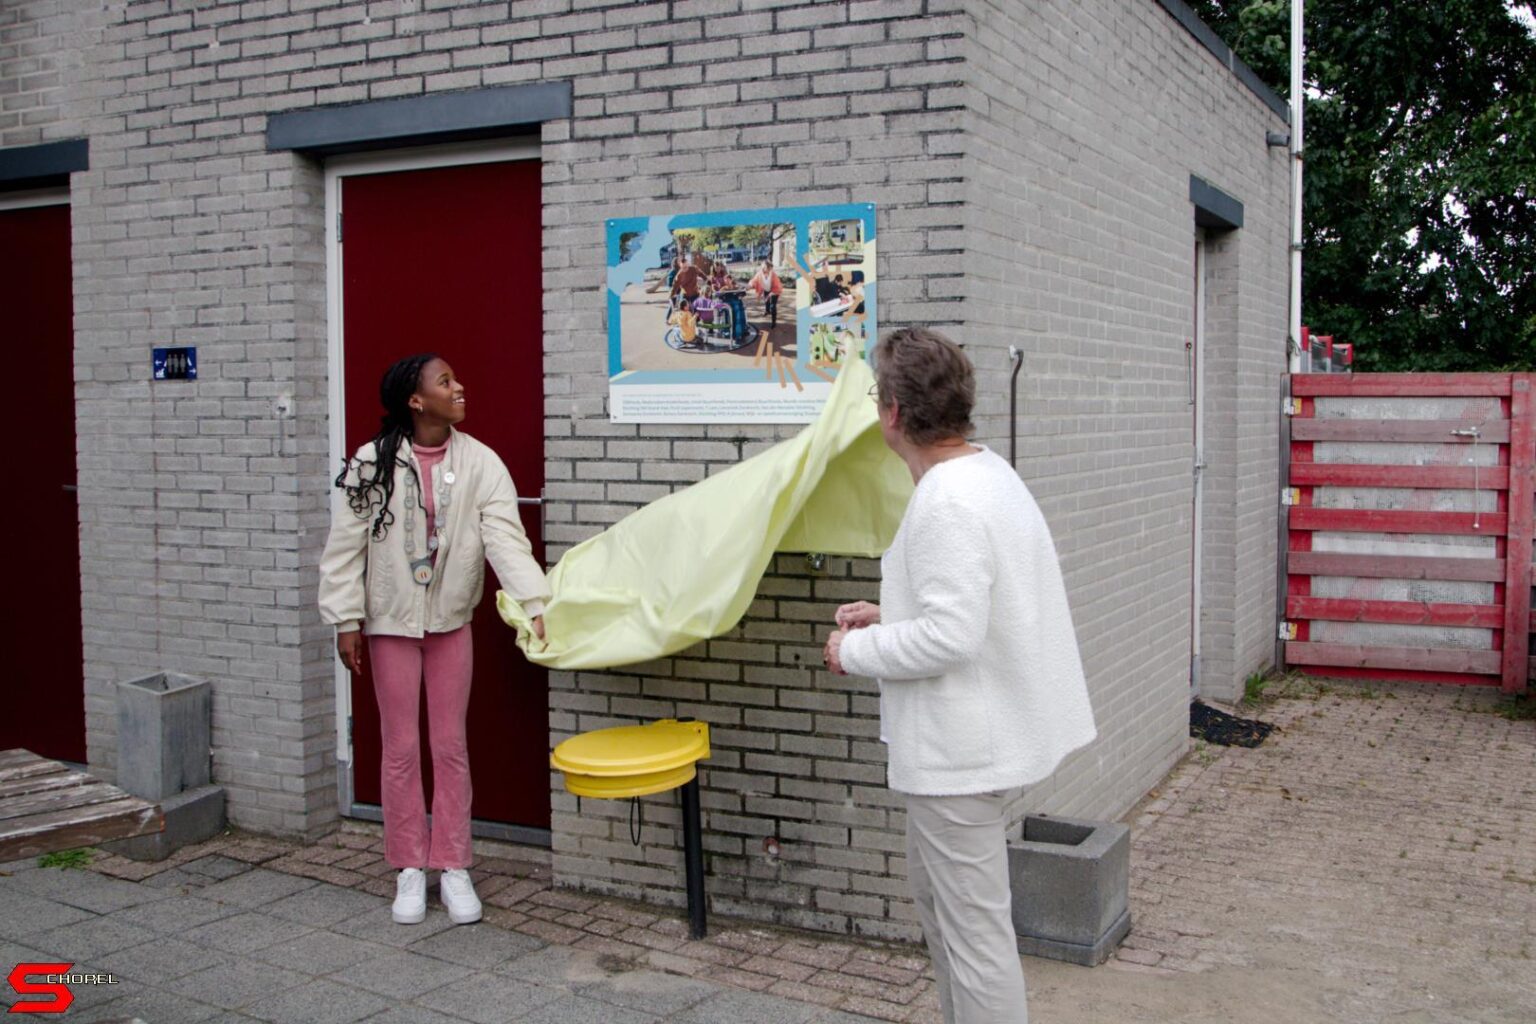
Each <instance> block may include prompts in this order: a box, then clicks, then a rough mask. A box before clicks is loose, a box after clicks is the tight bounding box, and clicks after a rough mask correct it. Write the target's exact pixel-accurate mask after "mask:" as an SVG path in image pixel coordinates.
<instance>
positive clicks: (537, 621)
mask: <svg viewBox="0 0 1536 1024" xmlns="http://www.w3.org/2000/svg"><path fill="white" fill-rule="evenodd" d="M533 635H534V636H536V637H538V638H539V639H540V640H543V639H544V616H542V615H535V616H534V617H533Z"/></svg>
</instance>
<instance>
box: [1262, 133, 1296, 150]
mask: <svg viewBox="0 0 1536 1024" xmlns="http://www.w3.org/2000/svg"><path fill="white" fill-rule="evenodd" d="M1264 144H1265V145H1267V146H1269V147H1271V148H1273V147H1275V146H1289V145H1290V144H1291V133H1290V132H1265V133H1264Z"/></svg>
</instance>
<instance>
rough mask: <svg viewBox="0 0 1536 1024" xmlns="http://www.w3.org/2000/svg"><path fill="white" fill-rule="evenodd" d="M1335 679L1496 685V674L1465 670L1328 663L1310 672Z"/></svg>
mask: <svg viewBox="0 0 1536 1024" xmlns="http://www.w3.org/2000/svg"><path fill="white" fill-rule="evenodd" d="M1312 674H1313V675H1318V676H1328V677H1331V678H1335V679H1365V680H1367V681H1369V682H1373V683H1379V682H1382V681H1383V680H1388V679H1401V680H1403V681H1404V682H1410V683H1442V684H1445V685H1449V686H1498V685H1499V677H1498V676H1476V675H1469V674H1468V673H1466V672H1416V671H1410V670H1408V669H1396V668H1341V667H1339V666H1338V665H1330V666H1328V667H1327V668H1320V669H1318V670H1317V671H1315V672H1313V673H1312Z"/></svg>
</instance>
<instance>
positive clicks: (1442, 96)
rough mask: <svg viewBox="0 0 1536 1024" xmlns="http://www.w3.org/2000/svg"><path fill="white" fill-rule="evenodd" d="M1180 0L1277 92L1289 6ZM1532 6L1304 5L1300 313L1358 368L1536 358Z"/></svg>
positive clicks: (1339, 1) (1281, 0)
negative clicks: (1350, 347)
mask: <svg viewBox="0 0 1536 1024" xmlns="http://www.w3.org/2000/svg"><path fill="white" fill-rule="evenodd" d="M1191 6H1192V7H1193V8H1194V9H1195V11H1196V13H1197V14H1199V15H1200V16H1201V17H1202V18H1204V19H1205V20H1206V22H1207V23H1208V24H1210V25H1211V27H1212V28H1214V29H1215V30H1216V31H1217V32H1218V33H1219V34H1220V35H1221V36H1222V37H1223V38H1224V39H1225V40H1227V42H1228V44H1229V45H1231V46H1232V48H1233V49H1234V50H1235V51H1236V52H1237V54H1238V56H1239V57H1241V58H1242V59H1243V60H1244V61H1245V62H1246V63H1247V64H1249V65H1250V66H1251V67H1252V68H1253V69H1254V71H1255V72H1257V73H1258V74H1259V76H1260V77H1261V78H1263V79H1264V80H1265V81H1267V82H1269V83H1270V84H1271V85H1272V86H1274V87H1275V88H1276V90H1277V91H1278V92H1280V93H1281V95H1285V94H1286V93H1287V92H1288V91H1289V88H1288V87H1289V80H1290V71H1289V34H1290V3H1289V0H1193V2H1192V3H1191ZM1516 14H1520V15H1523V16H1524V17H1525V19H1526V21H1524V22H1522V21H1521V20H1520V19H1519V18H1517V17H1516ZM1531 16H1532V5H1531V4H1530V3H1507V2H1506V0H1441V2H1436V3H1405V4H1382V3H1379V2H1367V0H1311V2H1309V3H1308V4H1307V7H1306V18H1307V22H1306V44H1307V62H1306V68H1305V86H1306V89H1307V94H1308V99H1307V105H1306V111H1305V120H1304V128H1305V133H1304V137H1303V144H1304V146H1305V150H1306V178H1305V184H1306V196H1305V209H1304V216H1305V221H1306V224H1305V232H1304V247H1303V275H1304V278H1303V318H1304V320H1305V322H1306V323H1307V324H1309V325H1310V326H1311V327H1312V328H1313V330H1314V331H1316V332H1318V333H1321V334H1332V335H1334V336H1335V337H1336V338H1337V339H1338V340H1339V341H1347V342H1352V343H1354V345H1355V354H1356V367H1357V368H1358V369H1363V370H1453V371H1454V370H1495V369H1526V370H1528V369H1532V368H1536V34H1533V32H1532V30H1531V28H1530V27H1529V25H1530V23H1531V21H1530V19H1531Z"/></svg>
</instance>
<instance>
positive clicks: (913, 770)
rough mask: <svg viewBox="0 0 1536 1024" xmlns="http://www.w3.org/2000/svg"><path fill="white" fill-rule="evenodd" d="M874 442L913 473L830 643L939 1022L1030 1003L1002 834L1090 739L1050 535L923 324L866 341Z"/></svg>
mask: <svg viewBox="0 0 1536 1024" xmlns="http://www.w3.org/2000/svg"><path fill="white" fill-rule="evenodd" d="M874 363H875V371H876V385H875V388H876V402H877V404H878V406H879V414H880V427H881V431H882V433H883V435H884V437H885V441H886V444H888V445H889V446H890V447H891V449H892V450H893V451H894V452H896V454H897V455H899V456H900V457H901V458H902V460H903V461H904V462H906V464H907V467H908V468H909V469H910V470H911V472H912V479H913V480H914V481H915V482H916V484H917V488H916V490H915V491H914V492H913V495H912V500H911V503H910V504H909V505H908V506H907V511H906V514H905V516H904V517H903V518H902V523H901V528H900V530H898V531H897V534H896V538H895V540H894V541H893V543H892V544H891V548H890V550H889V551H887V552H886V553H885V556H884V557H883V558H882V559H881V562H880V565H881V574H882V579H881V583H880V599H881V601H880V604H879V605H874V604H870V603H868V602H867V601H860V602H857V603H854V604H849V605H844V606H843V607H841V608H839V609H838V610H837V626H838V628H837V630H836V631H834V632H833V633H832V635H831V636H830V637H829V638H828V640H827V646H826V652H825V658H826V663H827V666H828V667H829V668H830V669H831V670H832V671H834V672H839V673H842V672H850V673H855V674H858V675H865V676H873V677H875V678H876V679H877V680H878V681H879V685H880V738H881V739H882V740H884V741H885V742H886V744H887V753H888V768H887V778H888V780H889V783H890V786H891V788H892V789H893V790H896V791H897V792H899V793H901V794H902V795H903V797H904V799H905V804H906V811H907V875H908V880H909V883H910V885H911V889H912V898H913V901H914V902H915V903H916V905H917V911H918V917H919V919H920V920H921V922H922V926H923V935H924V937H925V938H926V940H927V943H928V952H929V954H930V956H931V957H932V958H933V966H934V976H935V978H936V979H937V981H938V986H939V1001H940V1004H941V1006H942V1008H943V1011H944V1020H945V1021H946V1024H981V1022H986V1024H1003V1022H1008V1024H1021V1022H1024V1021H1026V1020H1027V1019H1028V1013H1027V1010H1026V1008H1025V997H1024V972H1023V969H1022V968H1021V966H1020V963H1019V954H1018V946H1017V939H1016V937H1015V933H1014V929H1013V917H1012V900H1011V897H1010V890H1009V883H1008V856H1007V849H1006V845H1005V840H1004V829H1005V827H1006V826H1007V815H1008V809H1009V807H1010V805H1012V804H1013V803H1014V802H1015V801H1016V800H1017V798H1018V797H1019V794H1020V789H1021V787H1023V786H1026V785H1029V784H1031V783H1035V782H1039V781H1040V780H1042V779H1044V778H1046V777H1047V776H1049V775H1050V774H1051V773H1052V772H1053V771H1055V769H1056V766H1057V765H1058V764H1059V763H1060V762H1061V760H1062V758H1063V757H1065V756H1066V755H1067V754H1068V753H1070V752H1071V751H1073V750H1075V749H1077V748H1078V747H1081V746H1083V745H1084V744H1086V743H1088V742H1089V741H1090V740H1092V739H1093V738H1094V726H1093V712H1092V709H1091V707H1090V706H1089V703H1088V691H1087V687H1086V685H1085V683H1084V681H1083V669H1082V663H1081V660H1080V658H1079V656H1078V651H1077V640H1076V637H1075V635H1074V633H1073V629H1072V617H1071V613H1070V612H1069V610H1068V608H1067V595H1066V588H1065V586H1064V585H1063V583H1062V577H1061V568H1060V566H1059V565H1058V563H1057V560H1056V549H1055V546H1054V544H1053V543H1052V541H1051V535H1050V531H1049V530H1048V529H1047V527H1046V524H1045V519H1044V518H1043V517H1042V516H1041V514H1040V509H1039V507H1038V506H1037V505H1036V504H1035V501H1034V499H1033V498H1032V497H1031V496H1030V493H1029V491H1028V490H1027V489H1026V488H1025V486H1024V484H1023V482H1022V481H1021V480H1020V479H1019V477H1018V475H1017V474H1016V473H1015V472H1014V471H1013V469H1012V467H1011V466H1009V464H1008V463H1007V462H1006V461H1004V460H1003V459H1001V458H999V457H998V456H997V455H995V454H994V453H993V452H991V451H989V450H988V449H986V448H985V447H982V446H979V445H974V444H971V443H969V442H968V441H967V440H966V437H967V435H968V434H969V433H971V431H972V430H973V429H974V428H973V427H972V425H971V407H972V405H973V403H974V401H975V396H976V384H975V375H974V372H973V371H972V369H971V364H970V361H969V360H968V359H967V358H966V356H965V353H964V352H962V351H961V350H960V348H959V346H957V345H955V344H954V343H953V342H952V341H950V340H949V339H947V338H945V337H944V336H943V335H941V334H939V333H937V332H935V331H929V330H923V329H920V328H910V329H907V330H901V331H895V332H893V333H891V334H889V335H887V336H886V337H885V338H884V339H883V340H882V341H881V342H880V344H879V346H878V347H877V348H876V350H875V356H874Z"/></svg>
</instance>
